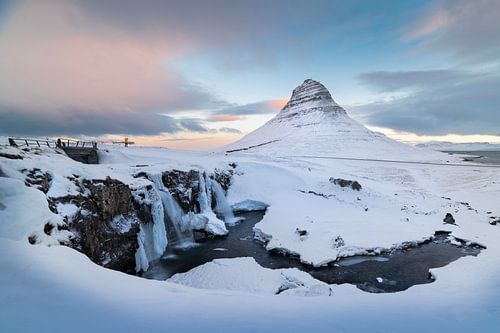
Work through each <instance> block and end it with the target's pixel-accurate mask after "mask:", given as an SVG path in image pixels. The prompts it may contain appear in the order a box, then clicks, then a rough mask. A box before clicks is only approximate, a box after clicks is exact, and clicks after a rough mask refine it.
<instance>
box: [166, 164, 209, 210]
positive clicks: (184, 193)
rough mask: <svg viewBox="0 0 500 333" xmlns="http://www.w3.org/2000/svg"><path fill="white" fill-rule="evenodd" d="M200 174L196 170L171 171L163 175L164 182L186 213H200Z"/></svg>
mask: <svg viewBox="0 0 500 333" xmlns="http://www.w3.org/2000/svg"><path fill="white" fill-rule="evenodd" d="M199 179H200V173H199V172H198V171H196V170H189V171H181V170H171V171H166V172H164V173H163V174H162V181H163V184H164V185H165V187H166V188H167V189H168V190H169V191H170V193H171V194H172V196H173V197H174V198H175V200H176V201H177V202H178V203H179V205H180V206H181V208H182V210H183V211H184V212H195V213H199V212H200V205H199V203H198V194H199V186H198V183H199Z"/></svg>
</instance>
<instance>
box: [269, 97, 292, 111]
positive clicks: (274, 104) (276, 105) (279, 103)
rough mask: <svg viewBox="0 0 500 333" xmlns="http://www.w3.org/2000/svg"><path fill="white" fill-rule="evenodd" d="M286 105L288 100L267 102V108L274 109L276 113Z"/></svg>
mask: <svg viewBox="0 0 500 333" xmlns="http://www.w3.org/2000/svg"><path fill="white" fill-rule="evenodd" d="M286 103H288V99H285V98H283V99H275V100H272V101H267V106H268V107H269V108H271V109H275V110H276V111H279V110H281V109H283V107H284V106H285V105H286Z"/></svg>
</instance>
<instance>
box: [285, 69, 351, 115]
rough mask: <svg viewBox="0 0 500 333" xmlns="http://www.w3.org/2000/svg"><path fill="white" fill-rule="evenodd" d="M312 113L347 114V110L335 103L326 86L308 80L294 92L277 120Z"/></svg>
mask: <svg viewBox="0 0 500 333" xmlns="http://www.w3.org/2000/svg"><path fill="white" fill-rule="evenodd" d="M311 111H322V112H326V113H330V114H346V112H345V110H344V109H343V108H342V107H340V106H339V105H338V104H337V103H335V101H334V100H333V98H332V96H331V95H330V92H329V91H328V89H326V88H325V86H324V85H322V84H321V83H319V82H317V81H314V80H311V79H307V80H305V81H304V83H302V84H301V85H300V86H298V87H297V88H295V89H294V90H293V93H292V97H291V98H290V100H289V101H288V103H287V104H286V105H285V107H284V108H283V109H282V110H281V112H280V113H279V114H278V115H277V116H276V118H275V119H276V120H280V119H286V118H290V117H297V116H301V115H302V114H305V113H309V112H311Z"/></svg>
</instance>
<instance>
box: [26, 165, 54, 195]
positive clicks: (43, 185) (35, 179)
mask: <svg viewBox="0 0 500 333" xmlns="http://www.w3.org/2000/svg"><path fill="white" fill-rule="evenodd" d="M22 172H23V173H24V174H25V175H26V178H25V180H24V184H25V185H26V186H29V187H34V188H36V189H38V190H40V191H42V192H43V193H47V192H48V191H49V186H50V182H51V181H52V175H51V174H50V173H48V172H43V171H42V170H40V169H38V168H34V169H31V170H26V169H24V170H22Z"/></svg>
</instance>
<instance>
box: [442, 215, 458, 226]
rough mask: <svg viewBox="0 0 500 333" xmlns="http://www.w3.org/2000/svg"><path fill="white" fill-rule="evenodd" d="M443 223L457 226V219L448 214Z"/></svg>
mask: <svg viewBox="0 0 500 333" xmlns="http://www.w3.org/2000/svg"><path fill="white" fill-rule="evenodd" d="M443 222H444V223H448V224H455V218H454V217H453V215H451V213H446V216H445V217H444V219H443Z"/></svg>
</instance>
